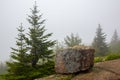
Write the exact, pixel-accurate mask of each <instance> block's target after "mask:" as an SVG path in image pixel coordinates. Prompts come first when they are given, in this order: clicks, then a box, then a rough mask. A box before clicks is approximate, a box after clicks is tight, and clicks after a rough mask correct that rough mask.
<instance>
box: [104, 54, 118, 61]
mask: <svg viewBox="0 0 120 80" xmlns="http://www.w3.org/2000/svg"><path fill="white" fill-rule="evenodd" d="M119 58H120V54H109V55H107V56H106V57H105V60H106V61H107V60H114V59H119Z"/></svg>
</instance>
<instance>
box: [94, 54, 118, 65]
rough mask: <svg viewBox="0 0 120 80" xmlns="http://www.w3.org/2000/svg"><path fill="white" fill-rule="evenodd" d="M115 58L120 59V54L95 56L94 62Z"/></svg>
mask: <svg viewBox="0 0 120 80" xmlns="http://www.w3.org/2000/svg"><path fill="white" fill-rule="evenodd" d="M114 59H120V54H108V55H106V56H103V57H95V58H94V62H95V63H97V62H103V61H108V60H114Z"/></svg>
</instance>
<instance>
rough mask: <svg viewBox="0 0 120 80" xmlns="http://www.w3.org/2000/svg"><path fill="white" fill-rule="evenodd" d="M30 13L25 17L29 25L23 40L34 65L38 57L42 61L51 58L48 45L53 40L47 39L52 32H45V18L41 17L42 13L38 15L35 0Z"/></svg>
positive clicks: (52, 43)
mask: <svg viewBox="0 0 120 80" xmlns="http://www.w3.org/2000/svg"><path fill="white" fill-rule="evenodd" d="M31 13H32V14H31V15H28V18H27V20H28V22H29V24H30V27H29V33H28V37H26V38H25V40H26V43H27V44H28V46H29V50H30V55H31V64H32V66H33V67H35V66H36V64H37V62H38V61H39V60H40V59H41V60H42V61H44V60H45V59H47V60H49V59H51V58H52V55H51V54H52V53H53V51H52V50H51V49H50V47H51V46H53V45H54V43H55V41H51V40H49V39H48V38H49V37H50V36H51V35H52V33H48V34H45V31H46V29H45V25H44V22H45V20H44V19H42V14H40V15H39V11H38V9H37V5H36V2H35V5H34V6H33V9H31Z"/></svg>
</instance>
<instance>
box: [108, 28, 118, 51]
mask: <svg viewBox="0 0 120 80" xmlns="http://www.w3.org/2000/svg"><path fill="white" fill-rule="evenodd" d="M119 45H120V41H119V37H118V33H117V30H115V31H114V34H113V36H112V39H111V42H110V50H111V52H112V53H118V52H119V50H120V49H119Z"/></svg>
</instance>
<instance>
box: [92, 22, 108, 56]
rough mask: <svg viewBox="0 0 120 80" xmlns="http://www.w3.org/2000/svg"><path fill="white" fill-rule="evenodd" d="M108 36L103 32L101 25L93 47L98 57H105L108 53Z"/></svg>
mask: <svg viewBox="0 0 120 80" xmlns="http://www.w3.org/2000/svg"><path fill="white" fill-rule="evenodd" d="M105 41H106V35H105V34H104V33H103V32H102V28H101V25H100V24H99V25H98V28H97V31H96V36H95V38H94V40H93V43H92V46H93V47H94V48H95V51H96V52H95V53H96V56H104V55H106V53H107V52H108V47H107V44H106V42H105Z"/></svg>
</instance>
